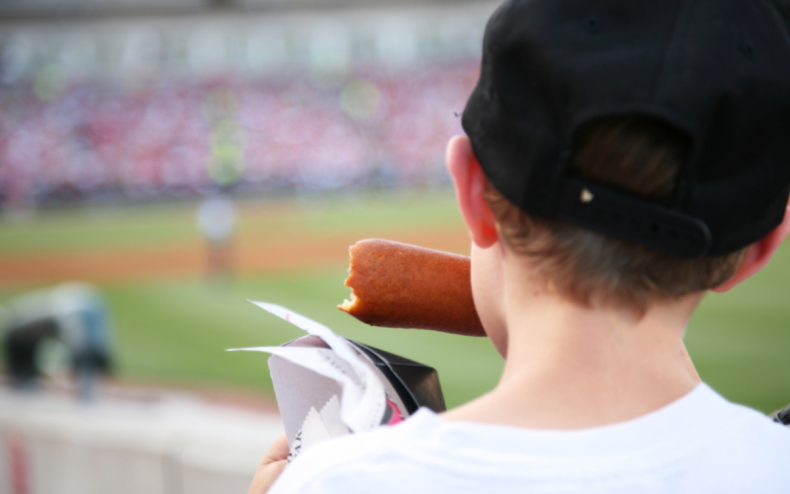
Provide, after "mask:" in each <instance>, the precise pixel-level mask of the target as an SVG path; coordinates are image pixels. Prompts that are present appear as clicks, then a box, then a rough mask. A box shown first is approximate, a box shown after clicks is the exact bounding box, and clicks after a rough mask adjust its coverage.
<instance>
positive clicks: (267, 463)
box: [248, 432, 288, 494]
mask: <svg viewBox="0 0 790 494" xmlns="http://www.w3.org/2000/svg"><path fill="white" fill-rule="evenodd" d="M287 464H288V439H286V437H285V432H283V433H282V434H280V435H279V436H278V437H277V439H275V440H274V442H273V443H272V445H271V447H270V448H269V451H267V452H266V456H264V457H263V461H261V464H260V465H258V470H257V471H256V472H255V478H253V479H252V485H251V486H250V490H249V492H248V494H265V493H266V492H268V490H269V488H270V487H271V486H272V484H274V481H276V480H277V477H279V476H280V474H281V473H282V471H283V469H284V468H285V465H287Z"/></svg>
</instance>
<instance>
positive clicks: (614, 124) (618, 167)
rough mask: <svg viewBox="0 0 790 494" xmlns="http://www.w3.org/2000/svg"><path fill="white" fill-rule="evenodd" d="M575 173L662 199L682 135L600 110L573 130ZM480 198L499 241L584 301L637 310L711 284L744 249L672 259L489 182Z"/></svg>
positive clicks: (684, 145)
mask: <svg viewBox="0 0 790 494" xmlns="http://www.w3.org/2000/svg"><path fill="white" fill-rule="evenodd" d="M575 145H576V146H575V149H576V152H575V154H574V157H573V160H572V170H573V172H574V173H575V174H576V175H579V176H581V177H584V178H589V179H592V180H595V181H597V182H601V183H605V184H608V185H610V186H612V187H614V188H618V189H621V190H625V191H629V192H631V193H635V194H638V195H641V196H644V197H648V198H651V199H654V200H657V201H660V202H664V203H667V202H669V200H670V199H671V198H672V194H673V193H674V189H675V182H676V178H677V174H678V171H679V169H680V166H681V164H682V163H683V161H684V159H685V158H686V156H687V155H688V152H689V149H690V142H689V140H688V138H687V137H686V136H685V135H684V134H682V133H681V132H679V131H677V130H675V129H674V128H672V127H670V126H669V125H667V124H664V123H663V122H661V121H658V120H655V119H652V118H648V117H642V116H620V117H605V118H600V119H597V120H594V121H592V122H590V123H588V124H585V125H584V126H583V127H582V128H581V129H580V131H579V133H578V134H577V139H576V143H575ZM485 194H486V201H487V202H488V205H489V206H490V207H491V209H492V211H493V212H494V215H495V216H496V219H497V223H498V226H499V231H500V235H501V237H502V239H503V240H504V241H505V243H506V244H507V245H508V246H509V247H510V248H511V249H512V250H514V251H515V252H517V253H520V254H523V255H526V256H529V257H530V258H531V259H532V260H533V261H534V263H535V266H536V269H537V273H538V274H539V275H540V276H541V277H542V279H543V280H544V281H545V282H546V284H547V286H550V287H551V289H553V290H556V292H557V293H559V294H560V295H561V296H564V297H566V298H568V299H570V300H572V301H574V302H576V303H579V304H582V305H584V306H591V305H593V304H599V303H604V304H610V303H611V304H614V305H617V306H624V307H628V308H632V309H634V310H636V311H637V312H639V313H643V312H644V311H645V310H646V309H647V308H648V307H649V306H650V305H651V303H652V302H653V301H657V300H662V299H663V300H666V299H677V298H679V297H682V296H684V295H687V294H690V293H694V292H699V291H703V290H707V289H710V288H714V287H716V286H718V285H720V284H722V283H723V282H724V281H726V280H727V279H729V278H730V277H732V276H733V274H734V273H735V271H736V269H737V268H738V266H739V265H740V263H741V261H742V260H743V257H744V255H745V253H746V250H747V249H741V250H739V251H736V252H733V253H731V254H727V255H724V256H720V257H706V258H699V259H680V258H677V257H674V256H672V255H669V254H665V253H663V252H659V251H657V250H654V249H651V248H649V247H645V246H642V245H639V244H636V243H633V242H629V241H626V240H621V239H618V238H614V237H611V236H608V235H605V234H601V233H597V232H594V231H592V230H588V229H586V228H582V227H579V226H576V225H574V224H571V223H568V222H566V221H563V220H558V219H548V218H543V217H539V216H533V215H529V214H527V213H525V212H523V211H522V210H521V209H519V208H518V207H516V206H515V205H513V204H512V203H511V202H509V201H508V200H507V199H506V198H505V197H503V196H502V194H500V193H499V191H497V190H496V189H495V188H494V187H493V186H492V185H491V184H490V183H489V184H488V186H487V187H486V192H485Z"/></svg>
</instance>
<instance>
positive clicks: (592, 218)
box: [556, 177, 711, 259]
mask: <svg viewBox="0 0 790 494" xmlns="http://www.w3.org/2000/svg"><path fill="white" fill-rule="evenodd" d="M556 217H557V218H560V219H564V220H567V221H570V222H572V223H575V224H577V225H580V226H584V227H586V228H589V229H591V230H595V231H598V232H601V233H606V234H609V235H612V236H615V237H618V238H622V239H625V240H630V241H633V242H637V243H639V244H642V245H645V246H648V247H652V248H654V249H656V250H660V251H662V252H666V253H667V254H672V255H674V256H677V257H680V258H684V259H695V258H698V257H703V256H704V255H705V254H706V253H707V252H708V250H709V249H710V244H711V238H710V230H709V229H708V226H707V225H706V224H705V223H704V222H702V221H700V220H699V219H697V218H694V217H693V216H689V215H686V214H683V213H679V212H677V211H674V210H672V209H669V208H667V207H665V206H663V205H660V204H658V203H655V202H651V201H648V200H646V199H641V198H638V197H635V196H631V195H629V194H626V193H623V192H619V191H616V190H613V189H611V188H608V187H605V186H603V185H600V184H596V183H594V182H589V181H587V180H583V179H580V178H577V177H566V178H565V179H564V180H563V184H562V191H561V193H560V201H559V204H558V206H557V212H556Z"/></svg>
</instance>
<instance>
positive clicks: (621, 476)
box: [270, 384, 790, 494]
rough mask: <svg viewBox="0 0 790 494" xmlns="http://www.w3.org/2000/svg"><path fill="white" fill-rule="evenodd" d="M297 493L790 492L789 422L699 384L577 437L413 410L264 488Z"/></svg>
mask: <svg viewBox="0 0 790 494" xmlns="http://www.w3.org/2000/svg"><path fill="white" fill-rule="evenodd" d="M579 413H584V411H583V410H580V411H579ZM293 492H300V493H338V494H354V493H377V494H380V493H393V494H417V493H431V494H435V493H441V492H447V493H451V494H462V493H475V494H480V493H489V492H490V493H495V494H506V493H511V492H512V493H516V492H517V493H552V494H557V493H585V494H593V493H601V494H603V493H605V494H619V493H623V494H636V493H639V494H646V493H673V494H682V493H695V494H700V493H715V494H726V493H763V492H764V493H770V494H779V493H790V427H788V428H785V427H783V426H780V425H778V424H775V423H773V422H771V421H770V420H769V419H767V418H766V417H765V416H763V415H761V414H760V413H758V412H756V411H754V410H751V409H749V408H746V407H743V406H740V405H735V404H732V403H729V402H728V401H726V400H725V399H724V398H722V397H721V396H719V395H718V394H716V392H715V391H713V390H712V389H711V388H709V387H708V386H707V385H705V384H700V385H698V386H697V387H696V388H694V390H692V391H691V392H690V393H688V394H687V395H686V396H684V397H682V398H680V399H679V400H677V401H675V402H673V403H670V404H669V405H667V406H665V407H663V408H661V409H659V410H656V411H654V412H652V413H649V414H647V415H644V416H642V417H639V418H636V419H633V420H630V421H627V422H622V423H618V424H614V425H608V426H603V427H596V428H591V429H582V430H575V431H558V430H535V429H519V428H513V427H504V426H496V425H486V424H478V423H470V422H451V421H446V420H443V419H441V418H440V417H439V416H437V415H436V414H435V413H433V412H431V411H429V410H427V409H421V410H420V411H418V412H417V413H416V414H414V415H413V416H412V417H411V418H409V419H408V420H406V421H405V422H404V423H402V424H399V425H397V426H394V427H388V428H381V429H378V430H376V431H373V432H370V433H366V434H357V435H352V436H345V437H343V438H339V439H336V440H332V441H328V442H326V443H322V444H319V445H316V446H314V447H313V448H311V449H310V450H308V451H305V452H304V453H303V454H302V455H301V456H300V457H299V458H298V459H296V460H295V461H294V462H293V463H292V464H290V465H289V466H288V467H287V468H286V469H285V471H284V473H283V475H282V476H281V477H280V479H279V480H278V481H277V483H276V484H275V485H274V487H273V488H272V490H271V491H270V493H271V494H283V493H293Z"/></svg>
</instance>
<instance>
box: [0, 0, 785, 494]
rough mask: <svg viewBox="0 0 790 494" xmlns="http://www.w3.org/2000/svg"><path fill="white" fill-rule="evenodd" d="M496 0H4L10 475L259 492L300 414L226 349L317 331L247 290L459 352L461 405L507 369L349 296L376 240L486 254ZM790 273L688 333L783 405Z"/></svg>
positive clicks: (367, 336)
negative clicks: (480, 177)
mask: <svg viewBox="0 0 790 494" xmlns="http://www.w3.org/2000/svg"><path fill="white" fill-rule="evenodd" d="M495 5H496V4H495V3H490V2H479V1H461V0H444V1H439V0H437V1H432V2H431V1H426V0H424V1H419V0H414V1H403V0H401V1H398V2H393V1H391V0H213V1H212V0H2V1H0V324H1V325H2V327H3V329H0V333H1V334H2V335H3V341H4V345H5V349H6V351H4V352H3V354H2V355H1V356H0V364H2V366H3V368H4V369H5V373H4V377H3V381H2V382H3V386H4V391H3V392H2V394H0V441H2V446H1V448H2V449H0V494H4V493H12V494H22V493H29V492H48V491H50V490H52V489H54V487H53V486H57V487H58V489H59V491H60V492H64V491H65V492H71V491H74V492H109V491H112V492H143V491H145V492H167V493H176V492H186V491H187V490H189V491H190V492H204V491H205V492H213V491H215V490H220V489H222V490H231V489H234V490H241V491H244V490H245V489H246V485H247V482H249V479H250V478H251V475H252V472H253V471H254V468H255V465H256V464H257V461H258V460H259V457H260V455H262V453H263V452H264V451H265V449H266V447H267V446H268V443H269V442H270V440H271V438H272V437H274V435H276V433H277V432H279V430H281V426H280V425H279V419H278V418H277V416H276V404H275V403H274V401H273V395H272V387H271V381H270V378H269V375H268V369H267V366H266V356H265V355H261V354H245V353H226V352H225V351H224V350H225V349H226V348H231V347H242V346H260V345H277V344H280V343H283V342H285V341H288V340H291V339H294V338H297V337H299V336H300V331H299V330H297V329H295V328H293V327H291V326H290V325H288V324H287V323H284V322H282V321H279V320H277V319H276V318H274V317H272V316H269V315H268V314H266V313H264V312H262V311H261V310H260V309H257V308H256V307H254V306H253V305H252V304H250V303H249V302H247V299H254V300H263V301H269V302H273V303H277V304H280V305H284V306H286V307H289V308H291V309H293V310H295V311H297V312H300V313H302V314H304V315H306V316H308V317H311V318H313V319H315V320H318V321H320V322H323V323H324V324H326V325H328V326H329V327H331V328H333V329H334V330H335V331H336V332H338V333H340V334H342V335H344V336H347V337H350V338H352V339H356V340H359V341H362V342H364V343H368V344H370V345H372V346H375V347H379V348H382V349H385V350H387V351H390V352H392V353H396V354H399V355H402V356H404V357H407V358H411V359H413V360H417V361H419V362H422V363H425V364H427V365H431V366H433V367H435V368H437V369H438V370H439V375H440V379H441V382H442V386H443V389H444V392H445V397H446V401H447V403H448V406H455V405H458V404H460V403H463V402H466V401H468V400H470V399H472V398H474V397H476V396H479V395H480V394H481V393H483V392H485V391H486V390H488V389H490V388H491V387H492V386H494V385H495V383H496V379H497V377H498V374H499V372H500V370H501V368H502V361H501V359H500V358H499V356H498V355H497V354H496V352H495V351H494V350H493V348H492V347H491V345H490V344H489V343H488V341H486V340H483V339H468V338H462V337H454V336H448V335H444V334H431V333H427V332H419V331H409V330H390V329H381V328H371V327H367V326H365V325H363V324H361V323H359V322H357V321H356V320H353V319H352V318H350V317H348V316H347V315H345V314H344V313H342V312H340V311H338V310H337V309H336V308H335V306H336V305H337V304H339V303H341V302H342V301H343V299H344V298H346V297H348V292H349V290H348V289H347V288H346V287H345V286H343V280H344V278H345V276H346V269H347V260H348V246H349V245H351V244H353V243H354V242H355V241H357V240H360V239H363V238H370V237H379V238H388V239H392V240H399V241H403V242H409V243H415V244H420V245H425V246H427V247H432V248H437V249H443V250H449V251H453V252H458V253H462V254H468V250H469V248H468V244H469V241H468V237H467V235H466V232H465V230H464V228H463V225H462V222H461V219H460V216H459V215H458V213H457V211H456V209H455V203H454V199H453V195H452V190H451V188H450V184H449V177H448V176H447V174H446V173H445V171H444V165H443V155H444V147H445V144H446V142H447V140H448V139H449V138H450V137H451V136H453V135H455V134H458V133H461V132H462V130H461V126H460V118H459V116H460V113H461V111H462V110H463V107H464V104H465V101H466V98H467V97H468V95H469V93H470V91H471V89H472V88H473V86H474V83H475V82H476V78H477V72H478V65H479V61H480V55H481V43H482V32H483V29H484V26H485V21H486V19H487V18H488V16H489V14H490V13H491V12H492V11H493V9H494V8H495ZM789 279H790V247H789V246H788V245H787V244H785V245H784V246H783V247H782V248H781V249H780V252H779V254H778V256H777V258H776V259H775V260H774V261H773V263H772V265H771V266H770V268H769V269H768V270H767V271H766V272H764V273H761V274H760V275H758V276H757V277H755V278H754V279H752V280H750V281H749V282H747V283H746V284H744V285H742V286H741V287H739V288H737V289H736V290H734V291H733V292H731V293H728V294H724V295H711V296H710V297H708V298H707V299H706V300H705V302H704V303H703V306H702V308H701V310H700V311H699V312H698V314H697V315H696V316H695V318H694V320H693V321H692V324H691V326H690V328H689V333H688V336H687V345H688V348H689V351H690V353H691V355H692V358H693V359H694V361H695V363H696V364H697V366H698V369H699V371H700V373H701V375H702V377H703V379H705V380H706V381H707V382H708V383H710V384H711V385H712V386H713V387H714V388H715V389H717V390H718V391H719V392H721V393H723V394H724V395H725V396H726V397H728V398H729V399H731V400H734V401H738V402H741V403H745V404H747V405H750V406H752V407H756V408H758V409H760V410H762V411H764V412H769V411H772V410H775V409H777V408H779V407H781V406H784V405H785V404H787V403H788V402H790V373H788V372H787V370H786V368H787V363H788V361H790V331H788V330H790V303H788V302H790V293H789V292H788V289H787V280H789ZM20 335H22V336H20ZM9 345H10V346H13V347H14V348H16V349H17V350H18V352H17V354H15V355H16V356H14V355H11V354H10V353H9V351H8V348H9ZM20 349H21V350H20ZM20 352H21V353H20ZM19 355H22V357H19ZM206 424H212V425H211V427H209V426H207V425H206ZM75 431H76V432H75ZM111 452H114V453H112V454H111ZM113 455H115V456H113ZM135 455H136V456H135ZM112 458H115V460H112ZM129 465H133V466H134V468H132V470H133V471H135V472H137V475H135V476H134V478H135V479H145V480H139V482H137V483H135V482H126V483H124V484H123V485H122V486H121V485H117V476H116V475H115V473H113V472H116V473H117V472H124V471H127V469H128V468H131V467H130V466H129ZM99 466H101V468H99ZM80 468H82V470H80ZM118 469H121V470H118ZM78 470H79V471H83V470H84V471H85V472H90V475H88V477H89V478H88V479H87V480H86V479H85V478H82V477H79V476H78V475H76V474H74V473H73V472H75V471H78ZM98 471H105V472H109V473H107V474H106V475H104V476H102V475H99V474H97V473H96V472H98ZM69 472H72V473H69ZM124 478H125V477H124ZM113 479H115V480H113ZM140 482H142V483H140ZM229 486H233V487H229ZM124 489H125V490H124Z"/></svg>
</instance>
